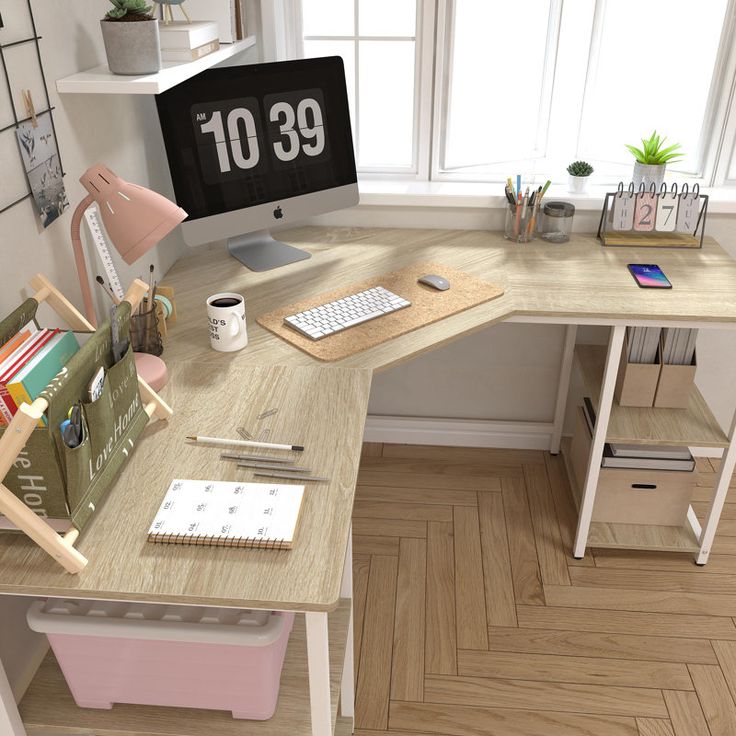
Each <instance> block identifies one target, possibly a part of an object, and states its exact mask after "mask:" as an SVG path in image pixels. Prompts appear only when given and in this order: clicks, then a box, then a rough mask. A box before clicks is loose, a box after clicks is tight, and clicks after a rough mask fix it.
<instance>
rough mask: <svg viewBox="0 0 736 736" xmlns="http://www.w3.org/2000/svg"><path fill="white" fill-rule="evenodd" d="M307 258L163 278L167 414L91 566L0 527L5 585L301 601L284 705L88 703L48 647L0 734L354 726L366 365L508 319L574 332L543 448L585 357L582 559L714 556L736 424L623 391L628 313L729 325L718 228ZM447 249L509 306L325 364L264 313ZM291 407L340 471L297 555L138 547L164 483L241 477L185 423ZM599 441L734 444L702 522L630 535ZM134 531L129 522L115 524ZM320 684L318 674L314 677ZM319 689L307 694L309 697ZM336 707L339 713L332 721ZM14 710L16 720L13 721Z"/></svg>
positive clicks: (451, 262)
mask: <svg viewBox="0 0 736 736" xmlns="http://www.w3.org/2000/svg"><path fill="white" fill-rule="evenodd" d="M281 237H282V239H284V240H287V241H288V242H291V243H294V244H295V245H298V246H299V247H301V248H305V249H306V250H309V251H310V252H311V253H312V258H311V259H309V260H307V261H302V262H300V263H297V264H294V265H292V266H289V267H287V268H282V269H279V270H276V271H270V272H265V273H252V272H250V271H247V270H245V269H244V268H243V267H242V266H241V265H240V264H239V263H238V262H236V261H235V260H234V259H232V258H230V257H229V256H228V255H227V252H226V250H225V248H224V247H222V246H208V247H204V248H199V249H197V250H196V251H193V252H192V253H191V254H190V255H188V256H187V257H185V258H182V259H181V260H180V261H178V262H177V263H176V264H175V265H174V267H173V268H172V269H171V271H170V272H169V273H168V274H167V276H166V279H165V280H166V283H167V284H168V285H170V286H173V287H174V289H175V293H176V302H177V311H178V318H177V324H176V325H175V326H173V327H172V328H171V329H170V332H169V337H168V339H167V343H166V353H165V356H164V357H165V358H166V361H167V364H168V365H169V368H170V371H171V380H170V383H169V386H167V388H166V389H165V391H164V393H163V395H164V398H166V399H167V400H168V401H169V403H170V404H171V405H172V406H173V408H174V417H173V418H172V419H171V421H170V426H169V427H168V428H166V427H165V426H162V425H160V424H159V425H152V426H151V427H150V428H149V429H148V430H147V436H144V438H143V439H142V440H141V442H140V447H139V448H138V449H137V451H136V453H135V455H134V457H133V458H132V460H131V462H130V463H129V464H128V466H127V467H126V468H125V470H124V471H123V473H122V474H121V477H120V479H119V481H118V483H117V485H116V487H115V488H114V489H113V491H112V492H111V494H110V497H109V498H108V499H107V501H106V502H105V504H104V506H103V507H102V508H101V509H100V510H99V512H98V514H97V517H96V519H95V521H94V522H93V523H92V524H91V525H90V527H89V529H88V530H86V531H85V532H84V533H83V534H82V536H81V537H80V540H79V543H78V545H77V546H78V548H79V550H80V551H81V552H82V553H83V554H84V555H85V556H86V557H87V558H88V559H89V564H88V566H87V567H86V568H85V569H84V570H83V571H82V572H81V573H80V574H78V575H69V574H67V573H65V572H63V571H62V570H61V568H59V567H58V566H57V565H56V564H55V563H54V562H53V561H52V560H51V559H50V558H48V557H47V556H46V555H45V553H43V552H42V551H41V550H40V549H38V548H36V547H34V545H33V544H32V543H31V542H30V541H28V540H26V539H25V538H22V537H19V536H10V535H0V593H3V594H14V595H28V596H48V597H66V598H98V599H107V600H118V601H130V602H142V603H152V602H155V603H164V604H179V605H181V604H187V605H193V606H232V607H240V608H270V609H278V610H296V611H303V612H305V614H306V615H305V624H302V623H301V622H300V623H299V625H298V626H297V627H296V628H295V633H294V634H293V635H292V642H291V644H290V646H289V653H288V656H287V661H286V663H285V668H284V675H283V678H282V690H281V697H280V701H279V706H278V709H277V714H276V716H275V717H274V719H272V720H271V721H267V722H247V721H246V722H243V721H234V720H233V719H232V718H230V717H229V714H222V713H210V712H206V711H186V710H177V709H173V710H172V709H157V708H147V707H141V706H115V708H114V709H113V711H112V712H109V711H108V712H106V711H90V710H81V709H78V708H76V706H75V705H74V703H73V701H72V700H71V697H70V696H69V694H68V692H67V691H66V686H65V684H64V682H63V679H62V678H61V675H60V673H59V670H58V666H57V665H56V664H55V663H54V662H53V660H52V659H47V660H46V661H45V662H44V663H43V664H42V666H41V667H40V669H39V671H38V673H37V675H36V678H35V679H34V681H33V682H32V684H31V686H30V688H29V689H28V692H27V694H26V696H25V698H24V699H23V701H22V703H21V706H20V714H19V711H18V709H17V708H16V706H15V701H14V699H13V695H12V693H11V692H10V688H9V685H8V682H7V678H6V677H5V675H4V672H3V670H2V667H0V732H1V733H3V734H6V733H7V734H12V736H25V734H26V730H25V726H24V724H25V725H27V726H28V727H29V728H33V729H38V728H41V729H43V728H45V729H47V730H50V729H53V728H56V729H61V728H66V729H71V730H75V732H82V733H85V732H88V733H95V734H98V735H99V734H103V735H104V734H107V733H110V734H112V733H115V734H128V733H130V734H135V735H136V736H145V735H147V734H148V733H149V732H150V733H154V732H155V733H156V734H171V736H174V735H176V736H204V734H211V733H215V732H216V733H218V736H243V735H244V734H261V733H262V734H264V735H268V736H270V735H271V734H283V733H289V734H295V735H297V736H298V735H299V734H308V733H310V732H311V733H312V734H313V735H314V736H328V735H329V734H332V733H334V732H337V731H340V732H343V733H349V731H350V726H351V718H352V713H353V689H352V684H353V672H352V605H351V602H350V600H349V599H350V597H351V577H350V569H351V542H350V516H351V510H352V503H353V496H354V490H355V482H356V478H357V472H358V465H359V460H360V445H361V439H362V433H363V426H364V422H365V418H366V412H367V406H368V396H369V392H370V383H371V375H372V374H373V372H375V371H380V370H384V369H387V368H389V367H391V366H394V365H397V364H399V363H401V362H403V361H406V360H409V359H411V358H413V357H415V356H417V355H420V354H422V353H424V352H427V351H429V350H432V349H433V348H435V347H438V346H440V345H444V344H445V343H448V342H450V341H452V340H455V339H457V338H459V337H462V336H463V335H467V334H470V333H472V332H474V331H477V330H480V329H482V328H484V327H487V326H489V325H493V324H496V323H499V322H504V321H510V322H534V323H549V324H557V325H560V324H561V325H565V326H566V332H565V341H564V342H565V344H564V351H563V356H562V361H561V366H560V375H559V382H558V389H557V396H556V402H555V413H554V424H553V432H552V438H551V446H550V451H551V452H553V453H557V452H558V451H559V449H560V442H561V434H562V425H563V420H564V416H565V408H566V403H567V394H568V389H569V383H570V375H571V372H572V370H573V364H574V362H575V360H576V357H577V360H578V361H579V362H580V367H581V369H582V371H581V373H582V374H583V377H584V379H585V380H586V385H587V388H588V389H589V391H590V393H591V396H593V397H594V399H597V406H598V417H597V421H596V425H595V430H594V433H593V439H592V446H591V453H590V458H589V461H588V469H587V475H586V479H585V483H584V488H583V489H582V494H581V502H580V508H579V523H578V529H577V533H576V537H575V542H574V554H575V556H577V557H582V556H583V554H584V552H585V549H586V547H587V546H591V547H595V546H625V547H638V548H645V549H646V548H651V549H669V550H678V551H692V552H694V553H695V554H696V560H697V561H698V562H699V563H701V564H703V563H705V562H706V561H707V559H708V554H709V552H710V545H711V543H712V541H713V536H714V534H715V531H716V526H717V522H718V519H719V517H720V513H721V510H722V505H723V502H724V501H725V497H726V493H727V491H728V485H729V481H730V478H731V474H732V472H733V469H734V464H736V442H734V436H735V435H736V424H733V423H732V426H731V428H730V430H729V432H728V434H725V433H724V432H723V431H722V429H721V428H720V426H719V425H718V423H717V422H716V420H715V419H714V417H713V415H712V413H711V412H710V410H709V408H708V406H707V404H706V403H705V401H704V400H703V398H702V396H701V395H700V393H699V392H695V395H694V397H693V398H692V400H691V404H690V407H689V408H688V409H686V410H668V409H664V410H662V409H659V410H658V409H634V410H631V409H623V408H622V407H619V406H617V405H616V404H615V402H614V401H613V393H614V386H615V381H616V375H617V371H618V364H619V357H620V353H621V350H622V345H623V338H624V332H625V329H626V327H627V326H631V325H657V326H675V327H683V326H684V327H699V328H712V329H735V328H736V262H734V260H732V259H731V257H730V256H729V255H728V254H727V253H726V252H725V251H724V250H723V249H722V248H721V247H720V246H719V245H718V244H717V243H715V242H714V241H713V240H712V239H708V238H706V241H705V245H704V247H703V248H702V249H698V250H689V249H688V250H676V249H648V248H642V249H636V248H611V247H607V248H606V247H602V246H601V245H600V244H599V242H598V241H597V240H596V239H595V238H593V237H592V236H576V237H574V238H573V240H572V241H571V242H570V243H568V244H566V245H548V244H544V243H529V244H526V245H515V244H512V243H510V242H508V241H506V240H504V238H503V237H502V236H501V235H500V234H497V233H488V232H479V231H445V230H406V229H404V230H402V229H379V228H375V229H357V228H314V227H313V228H302V229H298V230H292V231H289V232H288V233H285V234H281ZM420 260H422V261H435V262H439V263H444V264H447V265H448V266H452V267H453V268H456V269H460V270H464V271H466V272H468V273H470V274H473V275H475V276H477V277H479V278H482V279H484V280H486V281H489V282H492V283H495V284H499V285H501V286H502V287H503V288H504V289H505V293H504V295H503V296H501V297H500V298H498V299H495V300H493V301H490V302H486V303H484V304H481V305H479V306H476V307H473V308H471V309H468V310H466V311H464V312H461V313H459V314H455V315H453V316H451V317H448V318H446V319H444V320H442V321H440V322H436V323H434V324H431V325H427V326H425V327H422V328H421V329H419V330H416V331H414V332H410V333H408V334H406V335H403V336H401V337H398V338H395V339H393V340H390V341H389V342H386V343H383V344H381V345H378V346H376V347H373V348H371V349H368V350H366V351H364V352H362V353H359V354H357V355H354V356H351V357H349V358H347V359H344V360H342V361H339V362H337V363H320V362H318V361H316V360H315V359H313V358H311V357H310V356H309V355H307V354H305V353H303V352H301V351H299V350H297V349H296V348H294V347H293V346H291V345H289V344H287V343H286V342H284V341H282V340H281V339H279V338H278V337H276V336H275V335H273V334H271V333H270V332H268V331H266V330H264V329H263V328H261V327H260V326H259V325H257V324H256V322H255V318H256V317H257V316H258V315H260V314H263V313H265V312H269V311H271V310H273V309H276V308H277V307H280V306H283V305H286V304H290V303H293V302H296V301H299V300H300V299H306V298H309V297H312V296H318V295H319V294H321V293H324V292H327V291H332V290H334V289H337V288H340V287H342V286H349V285H351V284H354V283H358V282H360V281H363V280H365V279H367V278H369V277H371V276H379V275H381V274H383V273H386V272H389V271H393V270H396V269H399V268H402V267H404V266H407V265H409V264H411V263H412V262H415V261H420ZM651 261H656V262H657V263H658V264H659V265H660V266H662V268H663V269H664V271H665V273H666V274H667V275H668V277H669V278H670V280H671V281H672V283H673V285H674V288H673V289H672V290H671V291H654V290H645V289H639V288H638V287H637V286H636V285H635V283H634V282H633V280H632V278H631V276H630V275H629V273H628V271H627V269H626V264H627V263H631V262H640V263H641V262H643V263H646V262H651ZM218 291H231V292H238V293H242V294H244V295H245V297H246V311H247V323H248V334H249V339H250V343H249V345H248V347H247V348H246V349H245V350H243V351H241V352H238V353H229V354H223V353H216V352H214V351H212V350H211V349H210V347H209V340H208V331H207V323H206V313H205V309H204V302H205V298H206V297H207V296H209V295H210V294H212V293H214V292H218ZM578 325H600V326H605V327H609V328H610V337H609V341H608V348H607V350H605V349H604V350H603V353H604V355H603V356H602V357H601V356H599V357H598V358H597V359H596V360H594V361H592V362H591V361H587V362H586V358H585V355H586V354H587V353H586V351H577V353H576V349H575V342H576V330H577V326H578ZM273 406H279V407H281V410H280V411H279V413H278V414H276V415H275V416H274V417H273V425H272V435H271V436H272V437H273V438H277V437H281V438H283V439H284V440H286V441H290V442H300V443H301V444H304V445H305V446H306V448H307V449H306V451H305V453H304V458H303V460H304V464H305V465H306V466H308V467H311V468H313V469H314V470H315V471H316V472H318V473H319V474H320V475H322V474H324V475H327V476H328V477H330V478H331V481H330V483H329V484H324V485H318V484H314V485H313V486H312V485H310V486H309V491H308V494H307V504H306V507H305V509H304V512H303V518H302V523H301V527H300V533H299V538H298V542H297V546H296V547H295V549H294V550H292V551H288V552H279V551H270V552H264V551H260V550H238V549H218V548H208V549H202V548H198V547H191V548H188V547H168V546H165V545H152V544H150V543H148V542H147V541H146V532H147V529H148V525H149V524H150V520H151V518H152V517H153V514H154V513H155V510H156V509H157V508H158V505H159V503H160V500H161V498H162V495H163V493H164V491H165V489H166V487H167V486H168V484H169V482H170V480H171V478H172V477H175V476H178V477H201V478H205V477H219V478H224V479H235V478H236V476H237V473H238V471H237V470H236V469H235V468H234V467H233V466H232V465H227V464H225V463H222V462H221V461H219V460H218V456H219V453H218V452H217V451H216V449H212V448H203V447H195V448H187V447H186V446H185V445H184V444H183V437H184V435H186V434H191V433H193V432H197V433H200V434H218V433H219V434H223V433H232V431H233V430H234V429H235V427H237V426H246V427H248V426H255V422H256V419H257V417H258V415H259V414H260V413H261V412H263V411H265V410H266V409H268V408H271V407H273ZM606 439H609V440H612V439H613V440H618V441H623V440H627V441H638V442H642V443H646V442H648V441H649V442H659V443H665V444H667V443H669V444H685V445H690V446H704V447H722V448H724V453H723V459H722V462H721V469H720V475H719V476H718V479H717V482H716V487H715V489H714V495H713V500H712V503H711V506H710V511H709V513H708V516H707V518H706V522H705V525H704V527H703V528H702V529H701V528H700V525H699V523H698V520H697V519H696V518H695V514H694V513H692V511H691V513H690V515H689V518H688V523H687V524H685V525H684V526H683V528H682V529H677V528H674V527H660V528H647V527H642V528H641V529H636V530H632V529H630V528H628V527H627V526H626V525H615V524H614V525H612V524H601V523H592V522H591V517H592V511H593V504H594V501H595V489H596V486H597V480H598V473H599V469H600V463H601V457H602V453H603V446H604V442H605V440H606ZM123 532H124V533H123ZM307 683H308V687H307ZM307 692H308V693H309V697H307ZM338 699H339V700H340V702H341V710H342V715H343V717H344V718H342V719H341V718H338V716H337V702H338ZM21 715H22V718H21Z"/></svg>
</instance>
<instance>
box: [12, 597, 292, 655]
mask: <svg viewBox="0 0 736 736" xmlns="http://www.w3.org/2000/svg"><path fill="white" fill-rule="evenodd" d="M27 618H28V625H29V626H30V627H31V629H33V631H38V632H40V633H43V634H61V635H70V636H101V637H112V638H118V639H149V640H164V641H182V642H189V643H201V644H229V645H236V646H249V647H258V646H268V645H270V644H273V643H274V642H275V641H276V640H277V639H278V638H279V637H280V636H281V634H282V632H283V628H284V626H285V625H288V626H289V627H290V626H291V621H292V620H293V615H292V614H286V613H283V612H279V611H262V610H251V609H235V608H211V607H204V606H202V607H199V606H167V605H163V604H159V603H116V602H113V601H89V600H69V599H49V600H47V601H36V602H35V603H34V604H33V605H32V606H31V607H30V609H29V610H28V615H27Z"/></svg>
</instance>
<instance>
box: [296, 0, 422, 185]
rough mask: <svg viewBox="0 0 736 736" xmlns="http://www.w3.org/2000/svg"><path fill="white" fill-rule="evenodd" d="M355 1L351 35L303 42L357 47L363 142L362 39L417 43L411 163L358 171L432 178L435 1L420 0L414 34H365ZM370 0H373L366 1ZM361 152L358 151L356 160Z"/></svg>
mask: <svg viewBox="0 0 736 736" xmlns="http://www.w3.org/2000/svg"><path fill="white" fill-rule="evenodd" d="M352 1H353V2H354V3H355V26H354V32H353V33H352V34H351V35H345V36H304V37H303V40H304V41H351V42H352V43H353V44H354V46H355V93H356V94H355V98H356V99H355V127H356V130H355V139H356V141H357V145H358V146H359V145H360V135H359V131H358V127H359V126H360V114H359V106H360V94H359V89H360V62H359V52H358V42H359V41H413V42H414V126H413V135H412V138H413V150H412V162H411V164H410V165H409V166H397V167H391V168H387V167H366V166H359V167H358V172H359V173H360V175H361V177H366V178H396V179H408V180H421V181H426V180H427V179H429V163H430V155H429V146H430V139H431V120H432V118H431V115H432V75H433V71H434V64H433V58H432V51H433V49H434V18H435V2H436V0H417V11H416V27H415V35H414V36H365V35H361V34H360V27H359V23H360V21H359V14H358V0H352ZM363 2H370V0H363ZM300 27H301V23H300ZM359 157H360V152H359V151H356V159H359Z"/></svg>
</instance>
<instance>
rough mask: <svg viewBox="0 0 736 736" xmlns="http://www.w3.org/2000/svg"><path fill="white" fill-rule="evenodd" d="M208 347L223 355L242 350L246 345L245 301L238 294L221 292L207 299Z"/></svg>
mask: <svg viewBox="0 0 736 736" xmlns="http://www.w3.org/2000/svg"><path fill="white" fill-rule="evenodd" d="M207 322H208V323H209V328H210V345H212V347H213V348H214V349H215V350H219V351H221V352H223V353H232V352H233V351H235V350H242V349H243V348H244V347H245V346H246V345H247V344H248V332H247V331H246V329H245V299H244V297H243V296H241V295H240V294H232V293H229V292H223V293H221V294H213V295H212V296H211V297H209V298H208V299H207Z"/></svg>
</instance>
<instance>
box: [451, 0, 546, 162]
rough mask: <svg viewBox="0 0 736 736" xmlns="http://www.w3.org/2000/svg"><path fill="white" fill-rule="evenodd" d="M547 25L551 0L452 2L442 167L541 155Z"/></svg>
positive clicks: (544, 108)
mask: <svg viewBox="0 0 736 736" xmlns="http://www.w3.org/2000/svg"><path fill="white" fill-rule="evenodd" d="M548 20H549V0H527V2H523V3H511V2H505V3H496V2H488V1H487V0H456V2H455V17H454V24H453V39H452V59H451V66H450V73H449V88H448V89H449V95H448V111H447V130H446V139H445V156H444V163H443V166H444V168H456V167H459V166H473V165H478V164H484V163H489V162H494V161H506V160H509V159H514V158H528V157H532V156H533V155H539V153H540V152H539V151H538V150H537V148H538V141H539V140H541V141H543V140H544V137H545V136H544V133H545V126H546V120H545V117H546V109H547V108H546V104H545V100H544V97H545V95H544V68H545V65H544V57H545V47H546V39H547V25H548ZM540 126H541V127H540ZM540 134H541V135H540Z"/></svg>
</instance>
